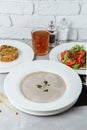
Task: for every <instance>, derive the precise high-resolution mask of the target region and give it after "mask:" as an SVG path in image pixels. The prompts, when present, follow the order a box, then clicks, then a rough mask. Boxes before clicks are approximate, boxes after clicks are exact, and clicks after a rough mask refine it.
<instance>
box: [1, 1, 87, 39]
mask: <svg viewBox="0 0 87 130" xmlns="http://www.w3.org/2000/svg"><path fill="white" fill-rule="evenodd" d="M63 17H65V18H67V19H69V20H70V21H71V28H72V29H71V31H70V34H69V39H70V40H87V0H0V38H10V39H12V38H14V39H17V38H19V39H25V38H28V39H29V38H31V29H32V28H33V27H47V26H48V24H49V22H50V21H51V20H54V21H55V23H56V24H58V22H59V21H60V20H61V19H62V18H63Z"/></svg>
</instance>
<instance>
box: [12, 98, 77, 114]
mask: <svg viewBox="0 0 87 130" xmlns="http://www.w3.org/2000/svg"><path fill="white" fill-rule="evenodd" d="M77 100H78V99H76V100H75V101H74V102H72V103H71V104H69V105H68V106H66V107H64V108H62V109H58V110H54V111H44V112H41V111H29V110H27V109H24V108H22V107H20V106H18V105H17V104H16V103H14V102H12V101H11V103H12V105H13V106H14V107H15V108H17V109H18V110H20V111H22V112H24V113H27V114H31V115H36V116H49V115H55V114H59V113H62V112H64V111H66V110H68V109H69V108H71V107H72V106H73V105H74V104H75V103H76V101H77Z"/></svg>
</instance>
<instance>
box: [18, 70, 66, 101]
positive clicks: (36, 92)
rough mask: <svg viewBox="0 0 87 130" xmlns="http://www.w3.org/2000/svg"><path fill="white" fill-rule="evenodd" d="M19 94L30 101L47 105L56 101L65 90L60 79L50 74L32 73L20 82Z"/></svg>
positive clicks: (64, 85) (63, 82) (63, 83)
mask: <svg viewBox="0 0 87 130" xmlns="http://www.w3.org/2000/svg"><path fill="white" fill-rule="evenodd" d="M20 88H21V92H22V93H23V95H24V96H25V97H26V98H27V99H29V100H30V101H33V102H37V103H48V102H52V101H55V100H58V99H59V98H60V97H61V96H63V94H64V92H65V90H66V84H65V81H64V80H63V78H62V77H60V76H59V75H57V74H54V73H51V72H43V71H39V72H34V73H31V74H29V75H27V76H26V77H25V78H24V79H23V80H22V82H21V86H20Z"/></svg>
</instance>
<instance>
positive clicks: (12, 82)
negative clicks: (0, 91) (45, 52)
mask: <svg viewBox="0 0 87 130" xmlns="http://www.w3.org/2000/svg"><path fill="white" fill-rule="evenodd" d="M23 68H24V69H23ZM38 71H46V72H52V73H55V74H58V75H60V76H61V77H62V78H63V79H64V81H65V83H66V85H67V87H66V91H65V93H64V95H63V96H62V97H61V98H60V99H58V100H56V101H54V102H50V103H35V102H32V101H29V100H28V99H27V98H25V97H24V96H23V94H22V93H21V91H20V83H21V81H22V79H23V78H24V77H25V76H26V75H27V74H29V73H32V72H38ZM8 81H9V82H8ZM73 81H74V82H73ZM4 90H5V92H6V95H7V97H8V98H9V100H10V101H12V102H15V103H16V104H17V105H18V106H20V107H21V108H23V109H27V110H29V111H40V112H46V111H54V110H60V109H64V108H66V107H67V106H69V105H70V104H72V103H73V102H74V101H75V100H76V99H77V98H78V97H79V95H80V93H81V90H82V82H81V79H80V78H79V76H78V74H77V73H76V72H75V71H73V70H72V69H71V68H70V67H68V66H66V65H63V64H62V63H58V62H55V61H49V60H39V61H31V62H30V63H29V64H27V63H25V64H22V65H21V66H20V67H19V66H18V67H16V69H14V70H13V71H11V72H10V73H9V74H8V75H7V77H6V79H5V82H4Z"/></svg>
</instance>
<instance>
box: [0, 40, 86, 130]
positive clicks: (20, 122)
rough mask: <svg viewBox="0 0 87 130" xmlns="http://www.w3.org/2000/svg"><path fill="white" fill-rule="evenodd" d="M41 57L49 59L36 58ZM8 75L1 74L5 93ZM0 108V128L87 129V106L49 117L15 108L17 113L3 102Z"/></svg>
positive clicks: (3, 129) (0, 86)
mask: <svg viewBox="0 0 87 130" xmlns="http://www.w3.org/2000/svg"><path fill="white" fill-rule="evenodd" d="M25 42H26V43H27V44H29V43H30V42H28V41H25ZM30 45H31V43H30ZM40 59H43V60H44V59H48V55H46V56H41V57H36V58H35V60H40ZM6 76H7V74H0V91H1V92H3V93H4V80H5V77H6ZM12 107H13V106H12ZM13 108H14V107H13ZM0 110H1V112H0V130H45V129H46V130H87V106H81V107H72V108H70V109H69V110H68V111H66V112H64V113H62V114H58V115H55V116H47V117H39V116H33V115H30V114H26V113H23V112H21V111H19V110H17V109H16V108H14V110H16V111H17V112H18V113H19V114H18V115H15V114H13V113H11V112H10V111H9V110H7V109H6V108H5V107H3V106H2V104H0Z"/></svg>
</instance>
